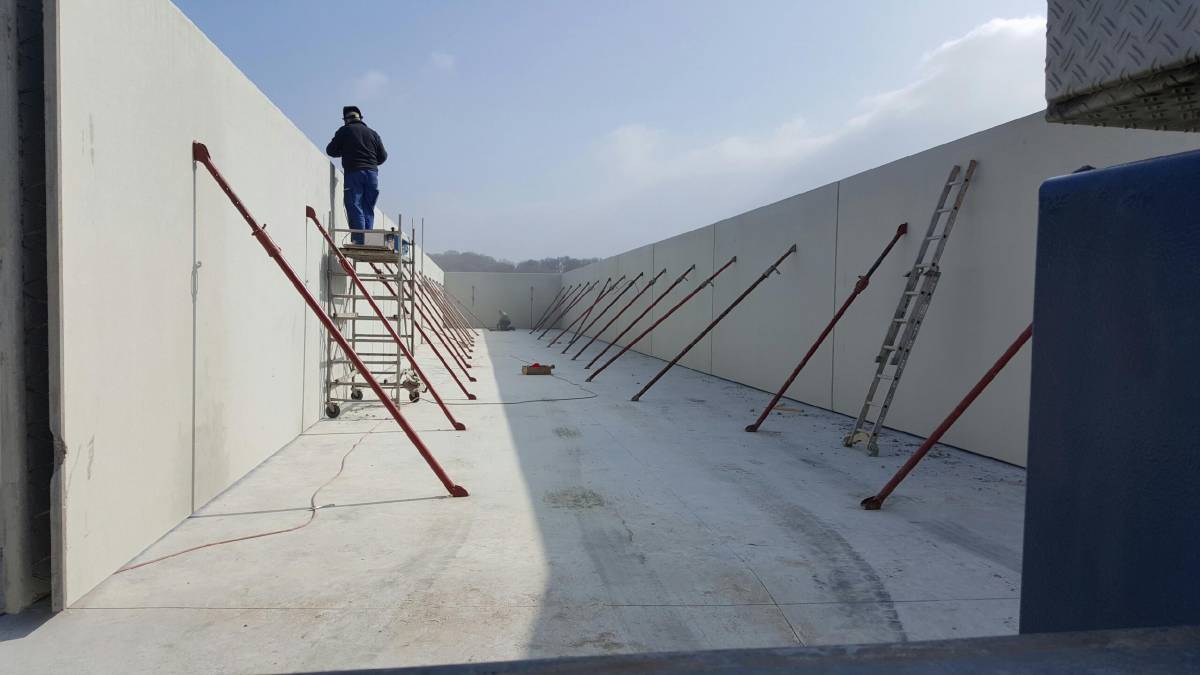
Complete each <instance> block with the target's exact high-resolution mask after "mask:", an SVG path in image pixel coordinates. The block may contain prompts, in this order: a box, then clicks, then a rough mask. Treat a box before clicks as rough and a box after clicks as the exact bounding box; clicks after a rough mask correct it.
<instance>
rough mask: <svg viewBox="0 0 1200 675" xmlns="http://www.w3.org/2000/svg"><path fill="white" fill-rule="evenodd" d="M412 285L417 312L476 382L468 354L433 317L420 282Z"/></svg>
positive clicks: (465, 373)
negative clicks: (467, 358)
mask: <svg viewBox="0 0 1200 675" xmlns="http://www.w3.org/2000/svg"><path fill="white" fill-rule="evenodd" d="M371 267H372V268H373V269H375V270H378V269H379V268H378V267H377V266H376V265H375V263H371ZM386 269H387V270H388V271H389V272H390V271H391V270H392V266H391V265H390V264H387V265H386ZM383 285H384V286H386V287H387V289H388V290H389V291H391V293H392V295H393V296H395V297H397V298H399V297H400V296H399V295H397V293H396V291H395V290H393V289H392V286H391V284H389V283H388V282H386V281H384V282H383ZM411 287H412V291H411V294H412V303H413V307H415V308H416V309H417V313H418V314H420V315H421V319H422V320H424V321H425V323H426V324H428V325H429V330H431V331H433V334H434V335H436V336H437V338H438V341H440V342H441V343H442V346H443V347H445V348H446V351H448V352H450V356H451V357H452V358H453V359H454V362H455V364H457V365H458V366H459V368H461V369H462V371H463V374H464V375H466V376H467V379H468V380H470V381H471V382H475V378H474V377H471V374H470V373H468V372H467V370H468V369H469V368H470V367H471V365H470V364H469V363H467V360H466V356H465V355H464V354H463V352H462V351H461V350H460V348H459V347H458V343H457V342H455V341H454V340H451V339H448V338H447V337H446V334H445V332H444V331H443V330H439V329H438V326H437V322H436V321H434V320H433V318H431V317H436V316H437V314H436V313H435V312H434V309H433V307H432V306H430V305H429V304H428V303H427V302H425V296H424V295H423V294H422V292H421V291H420V286H419V285H418V284H416V283H414V284H412V286H411ZM402 290H403V289H402ZM435 351H436V350H435Z"/></svg>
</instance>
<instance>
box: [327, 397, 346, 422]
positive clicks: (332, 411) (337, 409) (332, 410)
mask: <svg viewBox="0 0 1200 675" xmlns="http://www.w3.org/2000/svg"><path fill="white" fill-rule="evenodd" d="M341 414H342V408H341V406H339V405H338V404H336V403H334V402H332V401H330V402H329V403H326V404H325V416H326V417H328V418H329V419H333V418H335V417H337V416H338V415H341Z"/></svg>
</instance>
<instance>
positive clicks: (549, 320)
mask: <svg viewBox="0 0 1200 675" xmlns="http://www.w3.org/2000/svg"><path fill="white" fill-rule="evenodd" d="M589 286H591V284H589V283H580V284H578V285H576V286H575V288H574V290H572V291H571V294H570V295H564V296H563V299H562V300H561V301H560V302H559V303H558V307H555V308H554V311H553V312H551V313H550V314H549V315H547V317H546V318H545V319H543V320H542V324H541V325H540V326H538V328H540V329H543V330H542V334H541V335H539V336H538V337H537V339H539V340H541V339H542V338H543V337H545V336H546V333H549V332H550V329H551V328H553V327H554V324H556V323H558V322H559V321H561V320H562V318H563V317H564V316H566V313H567V312H569V311H571V308H572V307H574V306H575V303H577V302H579V298H580V296H582V295H583V294H584V293H586V292H587V290H588V287H589ZM529 332H530V333H534V332H537V331H536V329H535V330H532V331H529Z"/></svg>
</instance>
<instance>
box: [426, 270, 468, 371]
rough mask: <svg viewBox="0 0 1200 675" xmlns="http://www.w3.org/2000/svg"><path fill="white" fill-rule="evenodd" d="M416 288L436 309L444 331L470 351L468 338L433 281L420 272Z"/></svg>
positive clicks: (462, 347) (466, 350)
mask: <svg viewBox="0 0 1200 675" xmlns="http://www.w3.org/2000/svg"><path fill="white" fill-rule="evenodd" d="M416 288H417V294H418V295H420V296H423V297H424V298H425V299H426V302H427V304H428V305H429V306H430V307H431V308H432V309H435V310H436V316H437V317H438V318H440V319H441V322H442V328H444V329H445V330H446V333H447V334H448V335H450V336H451V337H453V338H454V341H455V342H456V343H457V344H458V345H459V347H460V348H461V349H462V350H463V351H464V352H466V353H470V351H471V341H470V338H468V337H467V334H466V333H465V332H463V330H462V327H461V326H460V325H459V323H458V319H457V317H455V316H454V315H453V313H452V312H451V311H450V309H449V308H448V307H446V304H445V301H444V300H443V298H441V297H440V296H439V294H438V292H437V290H435V289H434V287H433V281H432V280H430V279H429V277H428V276H426V275H424V274H422V275H420V276H419V277H418V278H417V283H416Z"/></svg>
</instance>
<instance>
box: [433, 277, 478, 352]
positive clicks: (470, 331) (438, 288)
mask: <svg viewBox="0 0 1200 675" xmlns="http://www.w3.org/2000/svg"><path fill="white" fill-rule="evenodd" d="M426 278H428V277H426ZM429 284H430V286H431V287H432V288H433V290H434V292H435V293H436V294H437V296H438V297H439V298H441V299H442V302H443V303H445V305H446V307H447V308H448V309H449V310H450V313H451V315H452V316H453V317H454V318H455V320H456V321H458V325H459V327H460V328H462V331H463V334H464V335H466V336H467V339H468V340H470V342H471V344H472V345H474V344H475V328H474V327H472V326H471V322H470V321H468V320H467V315H466V314H463V311H466V312H468V313H470V312H471V310H469V309H467V308H466V306H465V305H463V304H462V303H461V302H459V301H458V298H456V297H454V295H453V294H452V293H450V291H447V290H446V287H445V286H443V285H441V284H440V283H438V282H436V281H434V280H433V279H429ZM471 316H474V317H475V320H476V321H479V325H481V326H482V325H484V324H483V321H480V319H479V317H477V316H475V315H474V314H473V313H472V314H471Z"/></svg>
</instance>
